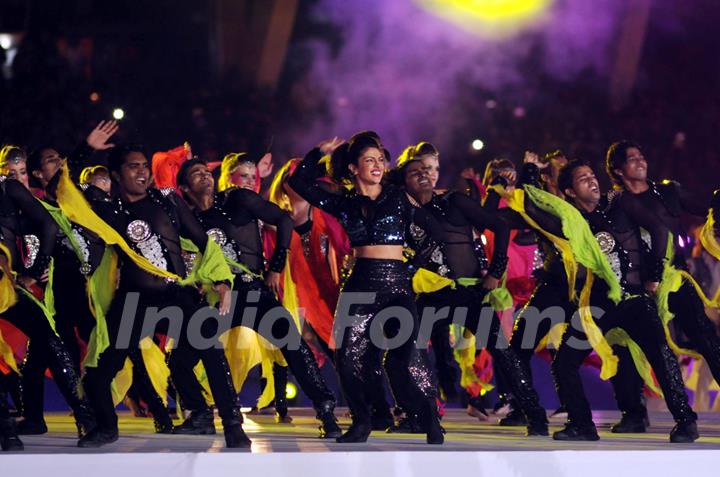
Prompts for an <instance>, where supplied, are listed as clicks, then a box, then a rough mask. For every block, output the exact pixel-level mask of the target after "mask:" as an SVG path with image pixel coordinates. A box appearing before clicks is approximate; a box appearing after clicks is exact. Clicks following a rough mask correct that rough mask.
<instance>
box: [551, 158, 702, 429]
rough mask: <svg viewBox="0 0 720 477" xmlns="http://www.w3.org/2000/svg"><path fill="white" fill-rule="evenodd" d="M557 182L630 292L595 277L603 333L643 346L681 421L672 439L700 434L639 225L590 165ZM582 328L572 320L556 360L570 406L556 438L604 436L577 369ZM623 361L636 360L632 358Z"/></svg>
mask: <svg viewBox="0 0 720 477" xmlns="http://www.w3.org/2000/svg"><path fill="white" fill-rule="evenodd" d="M558 186H559V188H560V190H562V191H563V192H564V194H565V195H566V197H567V198H568V199H569V200H570V201H571V202H572V203H573V205H574V206H575V207H576V208H577V209H578V210H579V211H580V212H581V214H582V215H583V218H584V219H585V220H586V221H587V222H588V224H589V225H590V229H591V231H592V232H593V234H594V235H595V239H596V240H597V242H598V244H599V246H600V250H601V251H602V252H603V253H604V254H605V255H606V257H607V258H608V262H609V263H610V266H611V267H612V269H613V272H614V274H615V275H616V277H617V279H618V281H619V284H620V288H621V290H622V293H623V294H624V295H625V296H624V297H623V298H622V299H621V301H620V302H619V303H617V304H614V303H613V302H612V301H611V300H610V299H609V298H608V294H607V292H608V287H607V285H606V284H605V282H602V281H600V280H597V281H596V282H595V283H594V286H593V290H592V293H591V297H590V304H591V306H593V307H596V308H599V309H601V310H603V311H604V312H605V314H604V315H603V316H601V317H595V320H596V323H597V325H598V326H599V327H600V329H601V330H602V331H603V333H606V332H607V331H609V330H610V329H612V328H615V327H619V328H621V329H623V330H625V331H626V332H627V334H628V335H629V336H630V338H631V339H633V340H634V341H635V342H636V343H637V344H638V345H639V346H640V348H641V349H642V350H643V352H644V353H645V356H646V357H647V359H648V361H649V362H650V364H651V366H652V368H653V370H654V371H655V375H656V377H657V379H658V382H659V384H660V387H661V388H662V391H663V394H664V396H665V401H666V403H667V406H668V409H669V410H670V412H671V413H672V414H673V417H674V419H675V421H676V422H677V424H676V426H675V427H674V428H673V430H672V432H671V434H670V441H671V442H692V441H694V440H695V439H697V437H698V433H697V426H696V424H695V421H696V420H697V415H696V414H695V413H694V412H693V411H692V409H691V408H690V405H689V403H688V397H687V394H686V393H685V386H684V383H683V380H682V375H681V373H680V367H679V365H678V361H677V358H676V356H675V355H674V354H673V352H672V350H671V349H670V346H669V345H668V343H667V340H666V337H665V332H664V329H663V326H662V322H661V321H660V317H659V316H658V314H657V309H656V307H655V303H654V301H653V299H652V298H651V297H650V296H648V295H647V294H646V293H644V290H643V282H644V280H645V279H646V278H647V276H648V268H647V267H646V266H645V265H646V263H645V261H644V260H643V259H644V252H645V250H644V247H643V245H642V239H641V238H640V231H639V230H638V228H637V226H635V224H633V223H632V222H631V221H630V220H629V219H628V217H627V216H626V215H625V213H624V210H623V209H622V208H621V207H619V206H618V203H617V201H613V202H611V203H608V200H607V197H606V196H605V197H602V198H601V195H600V187H599V184H598V181H597V179H596V178H595V174H594V173H593V171H592V169H591V168H590V167H589V166H587V165H585V164H583V163H581V162H577V161H574V162H570V163H569V164H568V165H567V166H565V168H563V169H562V170H561V172H560V176H559V179H558ZM551 232H552V233H554V234H555V235H558V234H561V233H562V232H561V230H560V229H556V230H552V231H551ZM577 328H578V327H577V324H575V323H571V324H570V326H568V328H567V330H566V332H565V333H564V335H563V339H562V343H561V345H560V348H559V349H558V352H557V354H556V355H555V359H554V360H553V364H552V371H553V376H554V378H555V384H556V386H557V390H558V395H559V396H560V400H561V402H562V403H563V404H564V405H565V407H566V409H567V412H568V420H567V424H566V425H565V428H564V429H562V430H561V431H558V432H555V433H554V434H553V438H554V439H556V440H597V439H599V437H598V434H597V431H596V429H595V425H594V424H593V422H592V414H591V411H590V406H589V404H588V402H587V399H586V397H585V394H584V392H583V387H582V382H581V380H580V375H579V373H578V369H579V368H580V366H581V364H582V362H583V360H584V359H585V358H586V357H587V356H588V355H589V354H590V352H591V351H592V350H591V349H587V347H585V348H584V349H579V346H578V345H577V343H579V342H583V341H586V340H587V337H586V336H585V333H584V331H582V330H579V329H577ZM624 365H625V366H632V363H631V362H630V363H625V364H624ZM614 384H618V383H617V382H614ZM616 390H617V386H616Z"/></svg>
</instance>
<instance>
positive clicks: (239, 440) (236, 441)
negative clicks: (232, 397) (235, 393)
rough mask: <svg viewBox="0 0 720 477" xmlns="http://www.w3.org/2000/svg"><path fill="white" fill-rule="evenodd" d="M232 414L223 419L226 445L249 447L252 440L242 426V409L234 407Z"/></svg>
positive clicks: (229, 446)
mask: <svg viewBox="0 0 720 477" xmlns="http://www.w3.org/2000/svg"><path fill="white" fill-rule="evenodd" d="M232 414H233V416H232V417H231V418H228V419H223V420H222V425H223V432H224V433H225V445H226V446H227V447H228V448H229V449H249V448H250V446H251V445H252V441H251V440H250V438H249V437H248V436H247V434H245V431H244V430H243V428H242V423H243V417H242V414H241V413H240V409H238V408H235V409H233V412H232Z"/></svg>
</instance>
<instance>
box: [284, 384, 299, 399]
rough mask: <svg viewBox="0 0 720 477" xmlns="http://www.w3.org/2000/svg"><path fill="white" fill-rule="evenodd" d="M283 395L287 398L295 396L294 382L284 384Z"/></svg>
mask: <svg viewBox="0 0 720 477" xmlns="http://www.w3.org/2000/svg"><path fill="white" fill-rule="evenodd" d="M285 395H286V396H287V398H288V399H295V398H296V397H297V387H296V386H295V384H294V383H287V385H286V386H285Z"/></svg>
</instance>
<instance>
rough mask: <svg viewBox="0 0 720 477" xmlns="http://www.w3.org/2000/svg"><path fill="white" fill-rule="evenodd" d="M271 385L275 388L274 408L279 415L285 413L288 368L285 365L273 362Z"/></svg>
mask: <svg viewBox="0 0 720 477" xmlns="http://www.w3.org/2000/svg"><path fill="white" fill-rule="evenodd" d="M272 372H273V385H274V388H275V410H276V411H277V412H278V413H280V414H281V415H284V414H287V408H288V403H287V384H288V369H287V366H281V365H279V364H277V363H273V370H272Z"/></svg>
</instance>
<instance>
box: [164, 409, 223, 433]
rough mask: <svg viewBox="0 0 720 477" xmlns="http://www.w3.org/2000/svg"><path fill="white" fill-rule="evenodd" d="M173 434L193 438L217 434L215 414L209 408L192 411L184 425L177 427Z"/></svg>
mask: <svg viewBox="0 0 720 477" xmlns="http://www.w3.org/2000/svg"><path fill="white" fill-rule="evenodd" d="M173 433H174V434H183V435H193V436H198V435H210V434H215V414H213V411H212V409H209V408H207V409H202V410H199V411H192V412H191V413H190V415H189V416H188V417H187V419H185V421H184V422H183V423H182V424H180V425H179V426H175V428H174V429H173Z"/></svg>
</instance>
